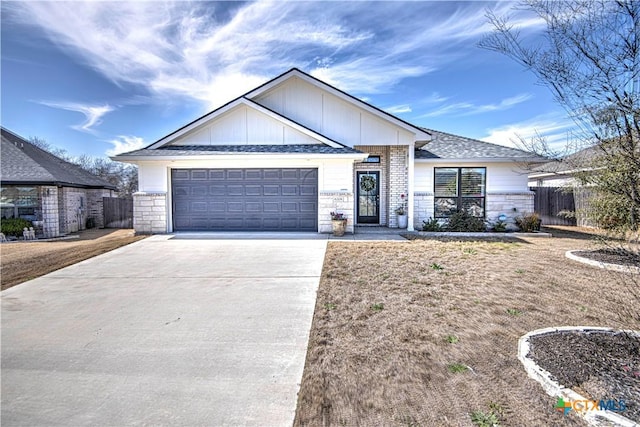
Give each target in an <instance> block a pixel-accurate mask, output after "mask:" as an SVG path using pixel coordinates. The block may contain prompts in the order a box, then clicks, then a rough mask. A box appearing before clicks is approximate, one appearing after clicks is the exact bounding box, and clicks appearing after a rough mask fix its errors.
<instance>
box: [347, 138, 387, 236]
mask: <svg viewBox="0 0 640 427" xmlns="http://www.w3.org/2000/svg"><path fill="white" fill-rule="evenodd" d="M354 148H355V149H357V150H360V151H363V152H365V153H369V154H371V155H374V156H380V163H355V165H354V169H355V170H356V171H379V172H380V224H381V225H388V221H389V215H388V206H389V147H381V146H374V145H362V146H356V147H354ZM354 179H355V174H354ZM355 185H357V183H356V182H355V181H354V186H355ZM354 191H355V196H354V197H357V194H358V193H357V189H355V190H354ZM356 203H357V200H355V199H354V206H355V204H356ZM356 215H357V212H356V211H355V208H354V218H355V216H356Z"/></svg>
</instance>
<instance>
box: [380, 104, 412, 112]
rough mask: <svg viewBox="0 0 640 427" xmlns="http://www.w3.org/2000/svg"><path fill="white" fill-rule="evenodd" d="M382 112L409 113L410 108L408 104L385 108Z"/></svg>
mask: <svg viewBox="0 0 640 427" xmlns="http://www.w3.org/2000/svg"><path fill="white" fill-rule="evenodd" d="M384 111H386V112H387V113H390V114H401V113H410V112H411V106H410V105H408V104H402V105H393V106H391V107H387V108H385V109H384Z"/></svg>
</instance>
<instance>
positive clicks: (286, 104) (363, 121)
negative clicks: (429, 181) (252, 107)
mask: <svg viewBox="0 0 640 427" xmlns="http://www.w3.org/2000/svg"><path fill="white" fill-rule="evenodd" d="M254 101H255V102H257V103H259V104H261V105H264V106H265V107H267V108H269V109H271V110H274V111H276V112H278V113H280V114H282V115H284V116H286V117H289V118H291V119H292V120H294V121H296V122H298V123H300V124H302V125H304V126H306V127H308V128H310V129H313V130H315V131H316V132H318V133H321V134H322V135H324V136H327V137H329V138H331V139H333V140H335V141H338V142H340V143H342V144H345V145H348V146H350V147H353V146H354V145H408V144H411V143H413V141H414V138H415V134H413V133H411V132H409V131H407V130H406V129H403V128H402V127H400V126H397V125H395V124H393V123H390V122H387V121H385V120H382V119H381V118H379V117H378V116H376V115H374V114H372V113H370V112H369V111H367V110H365V109H363V108H359V107H357V106H356V105H354V104H351V103H349V102H346V101H344V100H343V99H341V98H339V97H337V96H335V95H333V94H331V93H329V92H325V91H323V90H320V89H319V88H317V87H315V86H313V85H312V84H310V83H307V82H305V81H304V80H302V79H299V78H291V79H289V80H287V81H285V82H284V83H283V84H281V85H279V86H277V87H275V88H273V89H272V90H271V91H269V92H267V93H265V94H263V95H261V96H259V97H257V98H255V99H254Z"/></svg>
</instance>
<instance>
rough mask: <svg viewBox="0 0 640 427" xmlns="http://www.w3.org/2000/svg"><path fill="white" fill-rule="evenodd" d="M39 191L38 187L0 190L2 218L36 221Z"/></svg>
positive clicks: (3, 188)
mask: <svg viewBox="0 0 640 427" xmlns="http://www.w3.org/2000/svg"><path fill="white" fill-rule="evenodd" d="M37 206H38V191H37V188H36V187H2V188H0V207H1V208H2V218H5V219H6V218H16V217H19V218H24V219H28V220H29V221H34V220H36V208H37Z"/></svg>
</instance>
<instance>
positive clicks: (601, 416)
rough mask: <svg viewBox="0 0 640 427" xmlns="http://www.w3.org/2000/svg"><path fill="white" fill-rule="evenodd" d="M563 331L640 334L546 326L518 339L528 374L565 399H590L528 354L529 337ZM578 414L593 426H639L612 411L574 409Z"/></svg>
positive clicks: (613, 330) (521, 358)
mask: <svg viewBox="0 0 640 427" xmlns="http://www.w3.org/2000/svg"><path fill="white" fill-rule="evenodd" d="M563 331H607V332H627V333H631V334H633V335H637V336H640V332H638V331H632V330H619V329H613V328H603V327H599V326H560V327H556V328H544V329H536V330H535V331H531V332H529V333H527V334H525V335H523V336H522V337H520V339H519V340H518V359H520V362H522V364H523V365H524V368H525V370H526V371H527V375H528V376H529V377H530V378H532V379H534V380H536V381H537V382H539V383H540V384H541V385H542V388H543V389H544V391H545V392H546V393H547V394H548V395H549V396H552V397H562V398H563V399H568V400H590V399H587V398H586V397H584V396H582V395H580V394H578V393H576V392H575V391H573V390H571V389H570V388H567V387H564V386H562V385H561V384H560V383H558V382H557V381H555V380H554V379H552V377H551V374H550V373H549V372H548V371H546V370H544V369H542V368H541V367H540V366H538V364H537V363H536V362H534V361H533V360H532V359H529V358H528V357H527V355H528V354H529V338H531V337H532V336H535V335H543V334H548V333H552V332H563ZM573 412H575V413H576V414H577V415H578V416H580V417H582V418H583V419H584V420H585V421H586V422H587V423H588V424H589V425H592V426H598V427H600V426H602V427H604V426H606V425H609V424H603V423H605V422H612V423H614V424H615V425H616V426H620V427H638V424H637V423H636V422H635V421H632V420H630V419H629V418H627V417H624V416H622V415H619V414H616V413H614V412H611V411H603V410H599V409H598V410H589V411H573Z"/></svg>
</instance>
